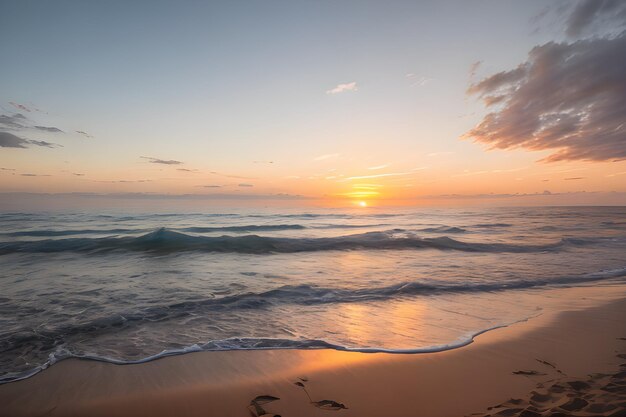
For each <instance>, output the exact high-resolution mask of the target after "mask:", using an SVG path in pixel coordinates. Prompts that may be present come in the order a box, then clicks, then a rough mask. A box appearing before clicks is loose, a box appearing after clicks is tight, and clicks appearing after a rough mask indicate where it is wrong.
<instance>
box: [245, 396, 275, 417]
mask: <svg viewBox="0 0 626 417" xmlns="http://www.w3.org/2000/svg"><path fill="white" fill-rule="evenodd" d="M278 400H280V398H278V397H274V396H272V395H259V396H258V397H256V398H254V399H253V400H252V401H250V405H249V406H248V410H249V411H250V414H252V417H281V416H280V415H279V414H272V413H268V412H267V411H265V409H264V408H263V407H261V406H262V405H265V404H269V403H271V402H274V401H278Z"/></svg>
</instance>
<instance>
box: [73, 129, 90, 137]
mask: <svg viewBox="0 0 626 417" xmlns="http://www.w3.org/2000/svg"><path fill="white" fill-rule="evenodd" d="M75 132H76V133H78V134H79V135H83V136H84V137H86V138H93V136H91V135H90V134H89V133H87V132H83V131H82V130H75Z"/></svg>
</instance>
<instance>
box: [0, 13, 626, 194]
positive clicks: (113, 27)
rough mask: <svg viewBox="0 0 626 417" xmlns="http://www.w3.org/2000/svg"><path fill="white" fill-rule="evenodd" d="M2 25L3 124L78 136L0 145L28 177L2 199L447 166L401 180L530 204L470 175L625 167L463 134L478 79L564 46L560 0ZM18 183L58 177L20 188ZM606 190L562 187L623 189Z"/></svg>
mask: <svg viewBox="0 0 626 417" xmlns="http://www.w3.org/2000/svg"><path fill="white" fill-rule="evenodd" d="M544 11H547V12H548V13H545V15H543V14H544ZM0 16H1V17H0V54H2V56H3V57H4V58H3V70H2V76H1V77H0V91H1V92H2V97H0V104H1V105H2V109H3V112H4V114H8V115H11V114H14V113H15V112H19V111H20V109H18V108H16V107H15V105H14V104H11V103H15V104H22V105H24V106H25V107H26V108H28V109H29V110H31V111H30V112H24V111H22V113H23V114H25V115H26V116H27V117H29V119H30V120H31V122H32V124H39V125H45V126H54V127H58V128H59V129H60V130H63V133H61V134H59V133H52V132H41V131H36V132H33V131H25V132H21V133H20V134H21V136H20V137H21V138H24V139H26V140H44V141H47V142H51V143H55V144H59V145H61V146H62V147H60V146H59V147H57V148H55V149H49V148H47V147H41V148H37V149H35V148H34V147H33V148H29V149H27V150H23V149H0V166H2V167H5V168H7V169H13V170H16V171H11V172H6V173H4V175H5V180H4V181H2V177H1V176H0V188H2V189H1V190H0V191H33V192H62V191H90V190H93V191H102V192H106V191H110V192H124V191H129V192H130V191H132V192H166V193H177V192H180V193H194V192H198V189H199V187H203V186H206V185H208V186H211V185H215V186H216V187H217V186H219V187H220V188H222V190H220V191H224V192H226V191H227V192H232V191H233V189H234V188H238V187H239V183H237V184H235V183H234V182H236V181H234V180H235V178H231V177H242V179H247V180H246V181H248V182H251V183H252V184H251V185H253V187H247V188H253V189H252V190H240V189H237V190H236V191H237V192H242V191H245V192H261V193H269V194H272V193H292V194H307V195H312V196H328V195H339V194H341V193H342V192H343V191H342V189H341V187H342V184H336V183H334V182H333V184H324V183H321V182H320V181H317V180H319V179H320V178H326V177H329V176H330V177H332V176H334V175H333V174H332V173H333V172H335V173H339V172H341V175H343V176H344V177H348V176H366V175H367V174H368V172H369V168H372V167H379V166H385V169H383V171H381V173H383V172H384V173H387V174H395V173H398V172H408V171H410V170H412V169H418V168H424V169H423V170H421V171H428V170H429V171H430V172H432V174H424V175H425V176H424V178H421V177H420V178H417V179H416V180H415V181H409V182H406V183H405V184H403V185H402V186H403V187H405V188H410V186H411V185H412V184H413V183H415V184H417V185H415V186H416V187H418V189H416V190H414V191H413V193H414V194H415V195H422V194H437V193H446V192H447V191H450V190H451V189H452V191H454V192H458V193H474V192H504V191H506V192H525V193H531V192H541V191H543V188H544V187H543V184H536V183H533V182H529V183H524V181H520V180H515V178H518V177H519V175H518V174H514V173H513V172H514V171H512V173H511V175H510V178H508V177H507V178H508V179H509V181H508V182H507V183H506V184H504V183H503V184H501V183H500V178H497V179H495V180H494V181H492V183H493V184H494V185H493V186H490V185H489V182H488V181H482V182H481V183H480V185H476V184H474V182H472V183H467V182H465V183H462V184H459V182H462V181H461V180H459V178H462V176H463V175H464V174H467V173H470V174H471V173H474V172H481V171H489V172H491V171H499V172H502V171H504V170H514V169H518V168H519V170H520V171H523V170H529V169H530V170H531V171H532V172H536V173H537V174H536V175H537V176H539V177H541V176H545V175H543V174H544V172H552V171H555V170H557V169H561V170H566V169H575V168H577V167H583V168H585V170H589V171H590V172H594V173H595V172H597V177H598V178H600V177H603V178H606V175H609V174H611V173H613V174H615V173H618V172H621V171H624V170H626V169H625V168H624V165H623V164H621V163H620V164H619V166H617V165H615V164H613V165H607V164H600V165H598V164H597V162H596V163H594V164H591V165H590V164H588V163H581V162H577V161H574V162H572V161H566V162H564V163H562V164H560V165H558V166H557V164H552V165H546V164H545V163H544V164H540V163H537V161H538V160H540V159H541V158H543V157H545V156H546V155H548V154H549V153H546V152H542V151H536V150H533V151H528V150H524V149H521V150H520V149H518V150H515V149H508V150H507V151H491V152H488V151H486V150H485V146H483V145H480V144H475V143H472V141H470V140H462V139H460V137H461V136H462V135H463V134H464V133H466V132H467V131H468V130H470V129H471V128H472V127H473V126H475V125H476V124H477V123H478V122H480V120H481V118H482V117H483V116H484V115H485V114H486V112H487V111H486V109H485V107H484V106H483V103H482V102H480V100H478V99H477V98H476V97H472V96H468V95H467V89H468V87H469V86H470V85H471V83H472V82H476V81H478V80H480V79H482V78H484V77H487V76H489V75H491V74H494V73H497V72H499V71H506V70H510V69H512V68H515V67H516V66H517V65H519V64H520V63H522V62H524V61H525V60H526V59H527V57H528V53H529V51H530V50H532V48H533V47H534V46H536V45H541V44H545V43H546V42H549V41H551V40H555V41H562V42H566V41H567V37H566V35H565V34H564V33H563V26H564V22H563V19H562V18H561V17H560V16H559V9H558V8H557V7H556V6H554V3H549V2H546V1H524V2H519V1H454V2H452V1H429V2H400V1H398V2H363V1H358V2H357V1H354V2H349V1H342V2H336V1H327V2H317V3H314V2H293V1H289V2H287V1H285V2H275V1H264V2H223V3H218V2H193V1H185V2H164V1H149V2H148V1H146V2H141V1H136V2H115V1H108V2H96V1H71V2H70V1H55V2H35V1H3V2H2V3H1V4H0ZM479 61H480V62H481V64H480V65H479V66H478V67H477V69H476V71H475V73H474V74H473V75H472V68H473V64H474V63H476V62H479ZM342 84H344V85H347V86H348V87H346V88H344V89H343V91H341V92H339V93H336V94H332V93H330V92H332V91H333V89H335V88H336V87H337V86H339V85H342ZM350 87H351V88H350ZM339 90H342V89H341V88H340V89H339ZM339 90H337V91H339ZM37 110H39V111H37ZM77 131H81V132H86V133H87V134H88V135H89V136H92V137H86V135H83V134H80V133H77ZM329 155H331V156H329ZM142 156H147V157H152V158H156V159H160V160H175V161H180V162H182V164H180V166H177V167H174V166H167V165H155V164H150V162H149V160H148V159H145V158H141V157H142ZM324 156H329V157H327V158H324ZM320 158H321V159H320ZM581 164H582V165H581ZM387 167H388V169H386V168H387ZM607 167H608V168H607ZM180 169H187V170H189V171H181V170H180ZM64 171H67V172H65V173H66V174H67V173H69V174H83V175H80V176H79V175H65V176H64V175H63V172H64ZM192 171H193V172H195V174H193V173H192ZM15 172H21V173H26V172H28V173H31V172H34V173H35V174H37V175H46V176H49V177H46V178H39V179H36V178H29V179H28V180H29V181H30V182H28V181H26V179H24V178H19V179H18V180H19V181H16V179H15V178H10V177H8V175H9V174H11V173H15ZM329 172H330V173H331V174H329ZM215 173H219V174H224V176H223V177H220V176H219V175H218V174H215ZM0 174H2V173H0ZM429 175H430V176H429ZM13 177H15V175H13ZM295 177H298V178H295ZM442 177H445V178H447V179H448V181H445V182H444V184H441V185H439V186H437V185H435V186H432V185H428V184H429V183H428V181H431V180H433V179H435V180H437V181H439V182H440V179H441V178H442ZM226 178H230V179H228V180H226ZM454 178H456V180H455V179H454ZM598 178H596V180H594V181H593V182H592V183H590V184H586V185H585V187H581V186H580V185H579V184H577V185H575V186H574V185H572V184H570V183H563V184H559V185H558V186H557V187H556V188H555V189H554V191H577V190H581V189H582V188H585V189H586V190H588V191H625V189H624V188H625V187H624V186H623V181H622V183H620V184H618V186H617V189H616V186H611V187H612V188H611V189H610V190H609V189H607V188H606V186H604V185H603V182H602V181H600V180H599V179H598ZM622 178H624V177H622ZM304 179H308V180H310V181H313V182H314V183H310V182H303V180H304ZM334 179H336V178H331V179H330V180H327V181H332V180H334ZM144 180H145V181H144ZM294 180H298V181H296V183H294ZM300 180H302V181H300ZM89 181H91V182H89ZM107 181H109V183H108V184H107V183H106V182H107ZM115 181H127V182H126V183H124V184H125V185H123V186H122V185H120V184H121V183H117V184H116V185H112V184H114V182H115ZM131 181H135V183H131ZM139 181H144V182H139ZM420 181H421V182H420ZM605 182H606V181H605ZM420 184H421V185H420ZM455 184H458V186H457V185H455ZM239 188H241V187H239ZM476 188H477V189H476ZM201 191H202V192H205V191H206V189H202V190H201ZM344 191H345V190H344Z"/></svg>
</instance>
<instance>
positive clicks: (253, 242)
mask: <svg viewBox="0 0 626 417" xmlns="http://www.w3.org/2000/svg"><path fill="white" fill-rule="evenodd" d="M606 241H609V242H616V241H618V239H617V238H589V239H584V238H563V239H561V240H559V241H556V242H553V243H547V244H539V245H521V244H513V243H481V242H463V241H460V240H456V239H452V238H449V237H446V236H441V237H433V238H421V237H418V236H415V235H414V234H412V233H407V232H406V231H405V230H403V229H393V230H388V231H380V232H368V233H360V234H353V235H345V236H337V237H320V238H306V237H305V238H302V237H300V238H295V237H293V238H292V237H269V236H258V235H245V236H228V235H224V236H194V235H188V234H185V233H180V232H175V231H172V230H168V229H165V228H160V229H157V230H156V231H154V232H150V233H147V234H145V235H142V236H139V237H131V236H122V237H103V238H86V237H85V238H68V239H46V240H37V241H23V242H19V241H18V242H0V255H5V254H11V253H18V252H26V253H54V252H66V251H73V252H110V251H137V252H152V253H172V252H185V251H204V252H222V253H227V252H233V253H250V254H266V253H297V252H315V251H330V250H360V249H367V250H401V249H438V250H455V251H463V252H492V253H498V252H517V253H528V252H542V251H554V250H561V249H563V248H566V247H570V246H585V245H592V244H596V243H600V242H606Z"/></svg>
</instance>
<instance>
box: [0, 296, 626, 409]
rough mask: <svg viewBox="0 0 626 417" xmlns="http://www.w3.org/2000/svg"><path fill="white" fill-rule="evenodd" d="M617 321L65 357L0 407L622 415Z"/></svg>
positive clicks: (17, 387) (601, 318)
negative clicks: (131, 359)
mask: <svg viewBox="0 0 626 417" xmlns="http://www.w3.org/2000/svg"><path fill="white" fill-rule="evenodd" d="M625 324H626V300H624V299H622V300H620V301H614V302H611V303H608V304H603V305H599V306H595V307H592V308H587V309H584V310H577V311H567V312H559V313H556V312H554V313H546V314H544V315H541V316H540V317H537V318H534V319H531V320H529V321H527V322H522V323H518V324H515V325H512V326H509V327H506V328H501V329H496V330H493V331H490V332H487V333H485V334H482V335H480V336H478V337H476V339H475V341H474V343H471V344H470V345H468V346H466V347H463V348H459V349H453V350H449V351H444V352H438V353H426V354H385V353H376V354H368V353H354V352H341V351H334V350H327V349H320V350H258V351H228V352H198V353H191V354H187V355H180V356H174V357H168V358H164V359H161V360H156V361H152V362H148V363H144V364H138V365H123V366H120V365H111V364H107V363H102V362H95V361H86V360H77V359H70V360H65V361H62V362H61V363H58V364H55V365H54V366H52V367H50V368H49V369H47V370H45V371H43V372H41V373H39V374H38V375H36V376H34V377H32V378H29V379H26V380H22V381H18V382H14V383H9V384H5V385H2V386H0V403H1V404H3V406H2V408H1V409H0V415H1V416H7V417H8V416H11V417H19V416H43V415H46V416H109V417H110V416H151V417H155V416H220V417H226V416H233V417H245V416H248V417H249V416H251V415H253V416H254V415H263V413H265V414H267V415H281V416H324V415H328V414H329V413H331V414H333V415H343V416H360V417H363V416H365V417H366V416H372V417H373V416H398V417H400V416H430V417H436V416H442V417H443V416H464V415H476V416H487V415H497V416H547V415H551V416H561V415H577V416H591V415H594V416H597V415H606V416H617V415H624V413H625V412H626V402H625V401H626V385H625V384H626V381H625V371H626V368H625V367H624V366H625V364H624V362H626V325H625ZM255 399H256V400H255Z"/></svg>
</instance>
